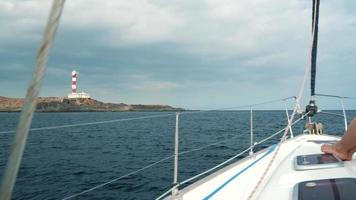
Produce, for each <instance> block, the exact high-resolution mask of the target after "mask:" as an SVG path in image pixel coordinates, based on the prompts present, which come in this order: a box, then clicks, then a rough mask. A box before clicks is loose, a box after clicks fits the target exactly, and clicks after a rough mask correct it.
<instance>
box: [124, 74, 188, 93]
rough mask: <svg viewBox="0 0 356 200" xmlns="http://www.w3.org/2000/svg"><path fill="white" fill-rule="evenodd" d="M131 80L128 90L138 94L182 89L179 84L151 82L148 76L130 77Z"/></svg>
mask: <svg viewBox="0 0 356 200" xmlns="http://www.w3.org/2000/svg"><path fill="white" fill-rule="evenodd" d="M132 79H133V80H132V85H131V86H130V88H132V89H133V90H138V91H140V92H141V91H144V92H162V91H168V90H175V89H178V88H182V85H180V84H177V83H174V82H170V81H158V80H153V79H152V78H151V77H149V76H148V75H132Z"/></svg>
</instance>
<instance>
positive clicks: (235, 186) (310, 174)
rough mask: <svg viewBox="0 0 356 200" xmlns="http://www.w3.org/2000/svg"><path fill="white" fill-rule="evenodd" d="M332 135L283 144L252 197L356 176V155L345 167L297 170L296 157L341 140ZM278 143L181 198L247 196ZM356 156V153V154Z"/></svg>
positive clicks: (285, 194)
mask: <svg viewBox="0 0 356 200" xmlns="http://www.w3.org/2000/svg"><path fill="white" fill-rule="evenodd" d="M338 139H339V138H338V137H335V136H329V135H300V136H297V137H295V138H293V139H290V140H288V141H286V142H285V143H283V144H282V145H281V148H280V150H279V152H278V154H277V156H276V158H275V160H274V162H273V164H272V166H271V168H270V169H269V171H268V173H267V174H266V177H265V179H264V181H263V182H262V184H261V185H260V187H258V189H257V190H256V191H255V193H254V195H253V199H255V198H256V199H266V200H270V199H276V198H277V197H278V199H292V196H293V187H294V186H295V185H296V184H297V183H299V182H303V181H309V180H319V179H330V178H344V177H355V176H356V159H353V160H352V161H346V162H344V163H343V164H344V166H342V167H333V168H325V169H313V170H312V169H310V170H304V171H298V170H296V169H295V168H294V158H295V157H296V156H299V155H306V154H318V153H321V151H320V146H321V144H322V143H323V141H325V142H330V141H335V140H338ZM275 151H276V145H274V146H271V147H269V148H267V149H264V150H262V151H260V152H258V153H256V154H255V155H252V156H250V157H247V158H245V159H243V160H241V161H238V162H236V163H234V164H232V165H229V166H228V167H226V168H223V169H221V170H219V171H217V172H216V173H214V174H212V175H210V176H208V177H206V178H204V179H202V180H200V181H198V182H196V183H194V184H192V185H190V186H189V187H186V188H184V189H182V190H181V191H179V199H189V200H193V199H224V200H225V199H247V197H248V195H250V193H251V192H252V191H253V188H254V187H255V186H256V184H257V182H258V180H259V179H260V177H261V176H262V174H263V172H264V171H265V169H266V166H267V164H268V163H269V162H270V160H271V158H272V156H273V154H274V152H275ZM354 158H355V157H354Z"/></svg>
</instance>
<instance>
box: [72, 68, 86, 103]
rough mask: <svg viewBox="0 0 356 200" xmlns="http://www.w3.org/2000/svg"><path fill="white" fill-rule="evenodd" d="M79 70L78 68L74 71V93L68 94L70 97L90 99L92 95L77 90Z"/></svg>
mask: <svg viewBox="0 0 356 200" xmlns="http://www.w3.org/2000/svg"><path fill="white" fill-rule="evenodd" d="M78 74H79V72H78V71H76V70H73V71H72V93H70V94H68V98H69V99H89V98H90V95H89V94H88V93H85V92H79V93H78V92H77V78H78Z"/></svg>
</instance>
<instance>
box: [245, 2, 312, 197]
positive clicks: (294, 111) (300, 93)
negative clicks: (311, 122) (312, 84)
mask: <svg viewBox="0 0 356 200" xmlns="http://www.w3.org/2000/svg"><path fill="white" fill-rule="evenodd" d="M316 4H317V1H315V9H316V7H317V5H316ZM314 13H316V12H314ZM314 17H315V16H314ZM314 21H316V20H314ZM314 34H315V31H314V25H313V31H312V39H311V43H310V51H309V58H310V59H309V62H308V64H307V65H306V66H305V70H304V77H303V80H302V83H301V85H300V89H299V93H298V96H297V99H296V103H295V107H294V109H293V113H292V115H291V117H290V119H289V120H288V125H287V128H286V129H285V131H284V134H283V136H282V138H281V140H280V142H279V143H278V144H277V148H276V150H275V152H274V153H273V156H272V158H271V160H270V162H269V163H268V165H267V167H266V169H265V170H264V171H263V173H262V176H261V177H260V179H259V180H258V182H257V184H256V185H255V187H254V188H253V189H252V191H251V192H250V194H249V195H248V197H247V199H248V200H250V199H252V197H253V195H255V194H256V191H257V189H258V188H259V186H260V185H261V183H262V181H263V180H264V178H265V177H266V175H267V172H268V171H269V169H270V168H271V166H272V163H273V162H274V160H275V158H276V157H277V154H278V152H279V150H280V147H281V144H282V143H283V142H284V141H285V140H286V137H287V134H288V131H289V128H290V127H291V122H292V121H293V119H294V116H295V114H296V113H297V110H298V109H299V107H300V101H301V99H302V96H303V93H304V89H305V84H306V82H307V79H308V76H309V74H310V66H311V57H312V50H313V38H314Z"/></svg>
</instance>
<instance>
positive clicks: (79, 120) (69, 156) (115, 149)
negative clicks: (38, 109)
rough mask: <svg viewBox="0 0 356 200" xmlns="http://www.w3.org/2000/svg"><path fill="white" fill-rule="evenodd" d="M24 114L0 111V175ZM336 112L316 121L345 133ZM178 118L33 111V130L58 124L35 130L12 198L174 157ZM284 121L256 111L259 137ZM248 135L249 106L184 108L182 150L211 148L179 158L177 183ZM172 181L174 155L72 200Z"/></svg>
mask: <svg viewBox="0 0 356 200" xmlns="http://www.w3.org/2000/svg"><path fill="white" fill-rule="evenodd" d="M328 112H332V113H335V114H338V115H340V114H342V112H341V111H337V110H333V111H328ZM19 115H20V113H0V132H1V134H0V176H1V177H2V175H3V172H4V169H5V165H6V161H7V159H8V156H9V150H10V146H11V143H12V141H13V139H14V133H13V132H11V131H14V130H15V129H16V126H17V123H18V120H19ZM158 115H160V116H158ZM338 115H331V114H325V113H320V114H318V115H317V116H316V117H315V120H317V121H319V122H322V123H324V129H325V132H326V133H330V134H336V135H342V134H343V132H344V123H343V118H342V116H338ZM144 116H146V118H142V117H144ZM149 116H155V117H153V118H151V117H149ZM347 116H348V120H349V121H350V120H352V118H353V117H355V116H356V111H347ZM175 117H176V116H175V113H170V112H73V113H35V115H34V118H33V122H32V128H42V127H52V128H51V129H42V130H33V131H30V133H29V137H28V140H27V146H26V149H25V152H24V155H23V159H22V163H21V167H20V170H19V174H18V178H17V180H16V185H15V188H14V192H13V197H12V199H18V200H20V199H23V200H32V199H34V200H35V199H36V200H38V199H40V200H41V199H64V198H66V197H69V196H71V195H73V194H77V193H80V192H81V191H84V190H87V189H90V188H93V187H95V186H97V185H100V184H103V183H106V182H108V181H110V180H113V179H116V178H118V177H121V176H123V175H126V174H129V173H130V172H133V171H136V170H139V169H141V168H143V167H145V166H148V165H150V164H152V163H154V162H156V161H159V160H160V159H162V158H165V157H169V156H171V155H173V154H174V146H173V145H174V134H175V124H176V119H175ZM119 119H122V120H121V121H120V120H119ZM130 119H131V120H130ZM92 122H93V123H92ZM96 122H103V123H96ZM305 122H306V121H305V120H301V121H300V122H299V123H297V124H296V125H295V126H294V127H293V133H294V134H295V135H298V134H300V133H301V132H302V130H303V128H304V124H305ZM286 123H287V119H286V113H285V111H282V110H263V111H254V112H253V132H254V141H256V142H258V141H261V140H262V139H264V138H266V137H268V136H269V135H271V134H273V133H275V132H277V131H278V130H281V129H283V128H284V126H285V125H286ZM75 124H78V126H75ZM66 125H73V126H66ZM8 131H9V132H8ZM249 132H250V112H249V111H211V112H189V113H184V112H183V113H181V114H180V116H179V151H180V152H183V151H190V150H194V149H197V148H200V147H205V148H202V149H200V150H198V151H193V152H190V153H186V154H184V155H181V156H180V157H179V168H178V172H179V173H178V181H180V182H181V181H183V180H186V179H187V178H189V177H192V176H194V175H196V174H199V173H201V172H203V171H205V170H207V169H210V168H212V167H214V166H215V165H217V164H219V163H221V162H223V161H225V160H227V159H229V158H230V157H232V156H234V155H236V154H237V153H239V152H241V151H242V150H244V149H246V148H248V147H249V144H250V135H249ZM281 135H282V134H280V135H277V136H276V137H274V138H272V139H271V140H268V141H266V142H265V143H263V144H261V145H258V146H257V147H256V148H255V151H258V150H260V149H263V148H266V147H268V146H269V145H272V144H275V143H277V142H278V141H279V139H280V137H281ZM244 156H246V155H242V156H240V157H239V159H241V158H243V157H244ZM237 160H238V159H237ZM172 182H173V159H172V158H170V159H167V160H166V161H164V162H161V163H158V164H156V165H154V166H152V167H149V168H145V169H143V170H142V171H139V172H138V173H136V174H132V175H129V176H127V177H124V178H122V179H120V180H117V181H114V182H112V183H110V184H107V185H105V186H103V187H100V188H97V189H95V190H92V191H90V192H87V193H85V194H82V195H79V196H77V197H75V198H72V199H90V200H94V199H108V200H110V199H140V200H141V199H143V200H145V199H155V198H156V197H158V196H159V195H160V194H162V193H163V192H164V191H166V190H168V189H169V188H170V187H171V186H172Z"/></svg>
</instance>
